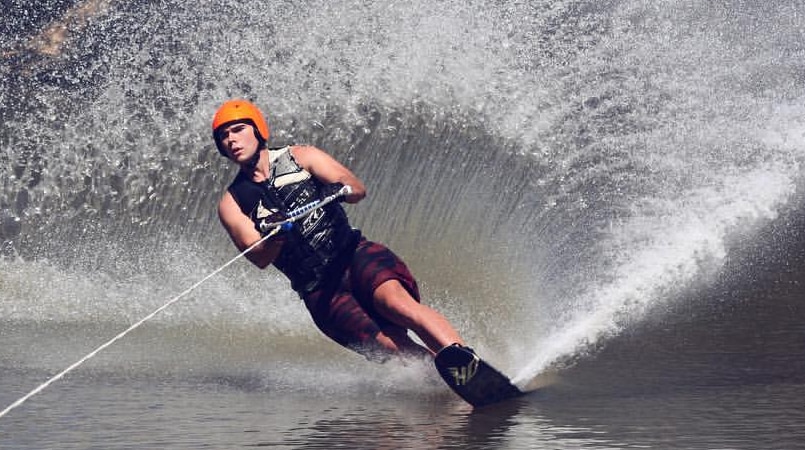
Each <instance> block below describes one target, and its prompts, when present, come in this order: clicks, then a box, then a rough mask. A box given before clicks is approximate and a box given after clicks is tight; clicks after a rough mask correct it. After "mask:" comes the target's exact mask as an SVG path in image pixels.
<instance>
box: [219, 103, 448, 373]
mask: <svg viewBox="0 0 805 450" xmlns="http://www.w3.org/2000/svg"><path fill="white" fill-rule="evenodd" d="M212 129H213V137H214V139H215V144H216V146H217V147H218V151H219V152H220V153H221V154H222V155H223V156H225V157H227V158H229V159H230V160H231V161H232V162H234V163H236V164H238V166H240V171H239V172H238V174H237V176H236V177H235V180H234V181H233V182H232V184H231V185H230V186H229V187H228V189H227V190H226V192H225V193H224V195H223V197H222V199H221V201H220V203H219V205H218V215H219V218H220V220H221V223H222V225H223V226H224V228H225V229H226V231H227V232H228V233H229V236H230V237H231V238H232V241H233V242H234V244H235V245H236V246H237V247H238V248H239V249H240V250H241V251H243V250H245V249H246V248H248V247H250V246H251V245H253V244H255V243H256V242H257V241H259V240H260V239H262V238H263V237H264V236H265V235H266V234H268V233H274V235H273V236H272V237H270V238H268V239H266V240H265V241H263V242H262V243H261V244H260V245H258V246H257V247H256V248H254V249H253V250H252V251H250V252H249V253H247V254H246V257H247V258H248V259H249V260H250V261H251V262H252V263H254V264H255V265H256V266H258V267H260V268H261V269H262V268H265V267H267V266H268V265H270V264H273V265H274V266H276V267H277V268H278V269H279V270H280V271H281V272H282V273H283V274H285V276H287V277H288V279H289V280H290V282H291V287H292V288H293V289H294V290H295V291H296V292H297V293H298V294H299V296H300V297H301V298H302V299H303V300H304V302H305V306H306V307H307V309H308V311H310V314H311V316H312V317H313V321H314V322H315V323H316V325H317V326H318V328H319V329H320V330H321V331H322V332H323V333H324V334H325V335H327V336H328V337H330V338H331V339H333V340H334V341H335V342H337V343H339V344H341V345H342V346H344V347H347V348H349V349H351V350H354V351H356V352H359V353H361V354H363V355H364V356H366V357H367V358H369V359H371V360H381V361H382V360H384V359H386V358H387V357H388V356H389V355H406V354H411V355H416V354H430V355H433V354H435V353H437V352H438V351H439V350H441V349H442V348H444V347H446V346H449V345H451V344H459V345H463V340H462V339H461V337H460V336H459V334H458V333H457V332H456V330H455V329H454V328H453V327H452V326H451V325H450V323H449V322H448V321H447V319H446V318H445V317H444V316H443V315H442V314H440V313H438V312H437V311H435V310H434V309H432V308H430V307H428V306H425V305H423V304H421V303H420V301H419V292H418V289H417V284H416V281H415V280H414V278H413V276H412V275H411V273H410V272H409V271H408V268H407V267H406V266H405V264H404V263H403V262H402V261H401V260H400V259H399V258H398V257H397V256H396V255H395V254H394V253H392V252H391V251H390V250H389V249H388V248H386V247H385V246H383V245H382V244H379V243H375V242H372V241H369V240H367V239H366V238H364V237H363V236H362V235H361V233H360V231H358V230H356V229H353V228H352V227H351V226H350V224H349V221H348V218H347V215H346V213H345V212H344V209H343V208H342V207H341V205H340V204H338V203H337V202H333V203H330V204H328V205H326V206H324V207H323V208H322V209H320V210H318V211H316V212H314V213H313V214H311V215H310V216H308V217H306V218H304V219H302V220H300V221H298V222H296V223H294V226H293V227H291V228H290V229H285V230H278V229H273V230H265V229H263V228H264V227H261V225H265V224H268V223H276V222H278V221H279V220H282V219H283V218H284V217H285V214H286V213H288V212H289V211H292V210H294V209H296V208H298V207H300V206H303V205H305V204H308V203H310V202H311V201H314V200H316V199H320V198H323V197H325V196H327V195H328V194H332V193H334V192H336V191H338V190H339V189H340V188H341V187H343V186H350V187H351V193H349V194H348V195H346V197H345V198H344V201H346V202H347V203H357V202H359V201H361V200H362V199H363V198H364V197H365V196H366V188H365V187H364V185H363V183H362V182H361V181H360V180H359V179H358V178H357V177H356V176H355V175H354V174H353V173H352V172H351V171H350V170H349V169H347V168H346V167H344V166H343V165H341V164H340V163H339V162H337V161H336V160H335V159H333V158H332V157H331V156H330V155H328V154H327V153H325V152H324V151H322V150H320V149H318V148H316V147H313V146H308V145H291V146H287V147H283V148H278V149H268V148H267V147H266V142H267V140H268V138H269V128H268V124H267V123H266V121H265V118H264V117H263V115H262V113H261V112H260V110H259V109H258V108H257V107H256V106H255V105H254V104H252V103H250V102H248V101H246V100H241V99H235V100H230V101H227V102H225V103H224V104H223V105H222V106H221V107H220V108H219V109H218V111H217V112H216V113H215V116H214V118H213V122H212ZM258 230H259V231H258ZM408 330H411V331H413V332H414V333H416V335H417V336H418V337H419V338H420V339H421V340H422V342H424V343H425V345H426V346H427V349H425V348H423V347H422V346H420V345H418V344H417V343H416V342H414V341H413V340H412V339H411V338H410V337H409V336H408Z"/></svg>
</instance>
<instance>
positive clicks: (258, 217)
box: [251, 201, 290, 237]
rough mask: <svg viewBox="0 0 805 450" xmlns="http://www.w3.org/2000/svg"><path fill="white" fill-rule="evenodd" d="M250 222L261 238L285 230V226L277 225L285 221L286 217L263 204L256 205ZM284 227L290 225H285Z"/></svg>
mask: <svg viewBox="0 0 805 450" xmlns="http://www.w3.org/2000/svg"><path fill="white" fill-rule="evenodd" d="M251 215H252V217H251V219H252V222H254V228H256V229H257V231H258V232H259V233H260V235H261V236H263V237H266V236H275V235H276V234H278V233H279V232H281V231H284V230H285V229H287V227H285V226H280V225H278V224H279V223H280V222H282V221H284V220H286V219H287V218H288V216H286V215H285V213H284V212H283V211H280V210H279V209H277V208H266V207H265V206H263V202H262V201H261V202H260V203H258V204H257V207H256V208H254V211H252V214H251ZM285 225H290V223H287V224H285Z"/></svg>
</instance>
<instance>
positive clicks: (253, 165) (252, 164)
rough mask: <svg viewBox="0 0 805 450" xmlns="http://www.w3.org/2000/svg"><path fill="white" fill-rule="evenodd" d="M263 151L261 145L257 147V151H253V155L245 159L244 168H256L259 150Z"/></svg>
mask: <svg viewBox="0 0 805 450" xmlns="http://www.w3.org/2000/svg"><path fill="white" fill-rule="evenodd" d="M261 151H263V148H262V147H257V151H256V152H254V155H253V156H252V157H251V158H249V160H248V161H246V168H248V169H249V170H254V169H255V168H257V162H258V161H260V152H261Z"/></svg>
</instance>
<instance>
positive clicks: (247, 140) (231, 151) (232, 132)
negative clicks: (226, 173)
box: [218, 122, 260, 163]
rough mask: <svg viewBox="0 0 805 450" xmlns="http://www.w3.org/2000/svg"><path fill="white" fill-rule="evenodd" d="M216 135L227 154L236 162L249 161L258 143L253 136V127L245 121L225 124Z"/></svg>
mask: <svg viewBox="0 0 805 450" xmlns="http://www.w3.org/2000/svg"><path fill="white" fill-rule="evenodd" d="M218 136H219V138H218V139H219V140H220V142H221V145H222V146H223V147H224V149H225V150H226V153H227V156H229V159H231V160H232V161H235V162H236V163H244V162H246V161H249V160H250V159H251V158H252V157H253V156H254V154H255V152H257V147H258V146H259V144H260V143H259V142H258V141H257V136H255V133H254V127H253V126H251V125H250V124H248V123H245V122H237V123H233V124H232V125H227V126H225V127H224V128H222V129H221V130H220V131H219V132H218Z"/></svg>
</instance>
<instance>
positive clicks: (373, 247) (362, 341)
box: [303, 239, 419, 349]
mask: <svg viewBox="0 0 805 450" xmlns="http://www.w3.org/2000/svg"><path fill="white" fill-rule="evenodd" d="M389 280H397V281H399V282H400V284H402V286H403V287H404V288H405V289H406V290H407V291H408V293H410V294H411V296H412V297H413V298H414V299H415V300H416V301H419V288H418V287H417V284H416V280H414V277H413V275H411V272H410V271H409V270H408V267H406V265H405V263H403V261H402V260H401V259H400V258H399V257H397V255H395V254H394V253H393V252H392V251H391V250H389V249H388V248H386V247H385V246H384V245H382V244H378V243H375V242H371V241H367V240H366V239H361V241H360V242H359V243H358V247H357V248H356V250H355V254H354V256H353V258H352V261H351V262H350V263H349V265H348V266H347V268H346V270H345V271H344V274H343V276H342V277H341V279H340V282H333V283H328V285H327V286H325V287H323V288H321V289H319V290H317V291H313V292H311V293H309V294H307V295H305V296H304V297H303V300H304V301H305V306H307V309H308V311H310V315H311V316H312V317H313V321H314V322H315V323H316V326H318V327H319V329H320V330H321V331H322V332H323V333H324V334H326V335H327V336H328V337H329V338H330V339H332V340H334V341H336V342H338V343H339V344H341V345H343V346H344V347H348V348H352V349H361V348H366V347H371V346H372V343H373V341H374V338H375V336H377V334H378V333H379V332H380V331H381V330H382V329H383V328H386V327H389V326H397V325H394V324H393V323H391V322H390V321H389V320H387V319H385V318H384V317H382V316H380V314H378V313H377V311H376V310H375V308H374V300H373V294H374V291H375V289H377V287H378V286H380V285H381V284H383V283H384V282H386V281H389Z"/></svg>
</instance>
